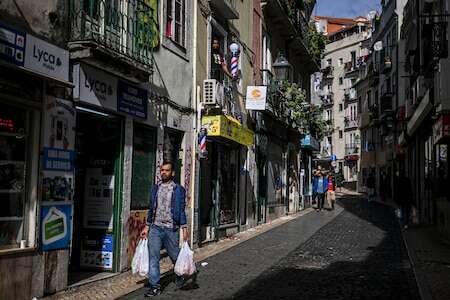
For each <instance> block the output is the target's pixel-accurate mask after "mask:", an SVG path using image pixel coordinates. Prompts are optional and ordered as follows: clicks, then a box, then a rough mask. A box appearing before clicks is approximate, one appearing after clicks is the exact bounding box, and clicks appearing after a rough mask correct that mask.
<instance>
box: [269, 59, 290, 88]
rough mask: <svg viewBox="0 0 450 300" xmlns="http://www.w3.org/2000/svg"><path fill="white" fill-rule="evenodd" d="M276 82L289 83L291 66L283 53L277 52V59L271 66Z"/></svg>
mask: <svg viewBox="0 0 450 300" xmlns="http://www.w3.org/2000/svg"><path fill="white" fill-rule="evenodd" d="M272 67H273V70H274V72H275V80H276V81H277V82H283V81H291V75H292V65H291V64H290V63H289V62H288V60H287V59H286V57H285V56H284V53H283V51H280V52H278V55H277V59H276V60H275V62H274V63H273V65H272Z"/></svg>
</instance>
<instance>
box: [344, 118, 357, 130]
mask: <svg viewBox="0 0 450 300" xmlns="http://www.w3.org/2000/svg"><path fill="white" fill-rule="evenodd" d="M344 126H345V129H350V128H357V127H358V120H350V119H348V118H345V119H344Z"/></svg>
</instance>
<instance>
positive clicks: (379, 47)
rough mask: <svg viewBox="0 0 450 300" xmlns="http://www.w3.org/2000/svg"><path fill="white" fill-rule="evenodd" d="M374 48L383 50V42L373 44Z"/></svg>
mask: <svg viewBox="0 0 450 300" xmlns="http://www.w3.org/2000/svg"><path fill="white" fill-rule="evenodd" d="M373 50H375V51H377V52H378V51H381V50H383V42H382V41H378V42H376V43H375V44H373Z"/></svg>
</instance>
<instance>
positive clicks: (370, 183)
mask: <svg viewBox="0 0 450 300" xmlns="http://www.w3.org/2000/svg"><path fill="white" fill-rule="evenodd" d="M374 196H375V175H374V174H373V173H372V172H371V173H370V174H369V177H368V178H367V200H368V201H369V202H370V201H372V200H373V197H374Z"/></svg>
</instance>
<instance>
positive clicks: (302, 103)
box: [280, 83, 326, 139]
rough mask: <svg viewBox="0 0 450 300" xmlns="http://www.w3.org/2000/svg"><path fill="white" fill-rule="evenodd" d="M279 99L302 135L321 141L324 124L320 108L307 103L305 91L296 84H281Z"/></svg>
mask: <svg viewBox="0 0 450 300" xmlns="http://www.w3.org/2000/svg"><path fill="white" fill-rule="evenodd" d="M280 93H281V98H282V100H283V101H284V103H285V105H286V108H287V109H289V110H290V111H291V118H292V120H293V121H294V122H295V124H297V126H298V127H299V128H300V130H301V132H302V133H304V134H311V135H312V136H314V137H316V138H318V139H322V138H323V136H324V131H325V126H326V123H325V121H324V120H323V118H322V112H323V111H322V108H321V107H320V106H317V105H313V104H311V103H309V102H308V101H307V96H306V91H305V90H304V89H302V88H301V87H300V86H298V85H297V84H296V83H283V85H282V86H281V88H280Z"/></svg>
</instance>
